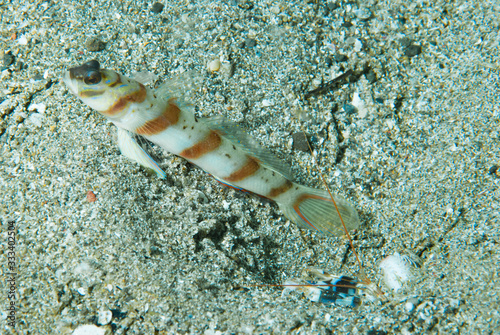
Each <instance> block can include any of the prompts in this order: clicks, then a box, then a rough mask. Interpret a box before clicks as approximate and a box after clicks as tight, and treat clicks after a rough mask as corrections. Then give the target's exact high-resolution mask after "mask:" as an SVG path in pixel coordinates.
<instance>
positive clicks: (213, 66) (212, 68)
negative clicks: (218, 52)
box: [208, 59, 221, 72]
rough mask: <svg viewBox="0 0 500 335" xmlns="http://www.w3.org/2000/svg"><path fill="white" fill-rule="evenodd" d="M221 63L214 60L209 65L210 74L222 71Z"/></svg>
mask: <svg viewBox="0 0 500 335" xmlns="http://www.w3.org/2000/svg"><path fill="white" fill-rule="evenodd" d="M220 66H221V62H220V60H219V59H214V60H213V61H211V62H209V63H208V70H209V71H210V72H217V71H219V70H220Z"/></svg>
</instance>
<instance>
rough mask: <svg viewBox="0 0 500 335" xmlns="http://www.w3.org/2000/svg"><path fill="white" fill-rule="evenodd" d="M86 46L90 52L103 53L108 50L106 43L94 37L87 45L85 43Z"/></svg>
mask: <svg viewBox="0 0 500 335" xmlns="http://www.w3.org/2000/svg"><path fill="white" fill-rule="evenodd" d="M85 46H86V47H87V50H88V51H94V52H95V51H102V50H104V49H105V48H106V43H105V42H103V41H101V40H100V39H99V38H97V37H93V38H91V39H88V40H87V43H85Z"/></svg>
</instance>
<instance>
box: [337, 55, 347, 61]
mask: <svg viewBox="0 0 500 335" xmlns="http://www.w3.org/2000/svg"><path fill="white" fill-rule="evenodd" d="M335 60H336V61H337V62H345V61H347V56H346V55H342V54H336V55H335Z"/></svg>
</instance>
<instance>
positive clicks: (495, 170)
mask: <svg viewBox="0 0 500 335" xmlns="http://www.w3.org/2000/svg"><path fill="white" fill-rule="evenodd" d="M489 173H490V174H492V175H494V176H499V177H500V166H498V165H493V166H492V167H490V169H489Z"/></svg>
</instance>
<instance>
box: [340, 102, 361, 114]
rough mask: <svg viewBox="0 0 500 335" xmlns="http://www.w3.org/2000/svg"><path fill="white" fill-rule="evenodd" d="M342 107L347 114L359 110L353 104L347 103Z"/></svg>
mask: <svg viewBox="0 0 500 335" xmlns="http://www.w3.org/2000/svg"><path fill="white" fill-rule="evenodd" d="M342 108H343V109H344V111H345V112H346V113H347V114H354V113H356V111H357V109H356V107H354V106H353V105H351V104H345V105H344V106H342Z"/></svg>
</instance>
